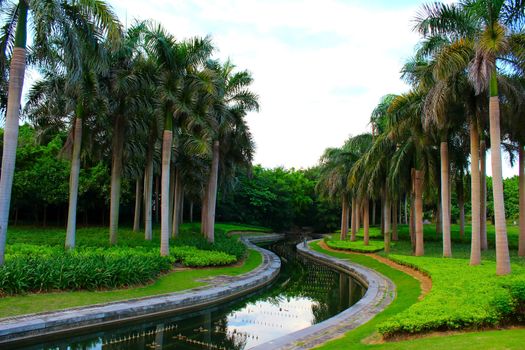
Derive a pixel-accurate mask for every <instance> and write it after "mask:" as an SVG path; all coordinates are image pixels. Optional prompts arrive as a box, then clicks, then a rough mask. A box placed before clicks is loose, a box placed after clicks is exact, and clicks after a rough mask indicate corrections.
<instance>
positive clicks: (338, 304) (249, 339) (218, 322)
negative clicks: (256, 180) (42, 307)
mask: <svg viewBox="0 0 525 350" xmlns="http://www.w3.org/2000/svg"><path fill="white" fill-rule="evenodd" d="M296 242H297V241H295V240H287V241H281V242H278V243H274V244H271V245H268V246H265V248H267V249H270V250H272V251H273V252H275V253H276V254H277V255H279V256H280V258H281V261H282V267H281V273H280V275H279V277H278V278H277V280H276V281H275V282H274V283H272V284H271V285H270V286H268V287H266V288H265V289H263V290H262V291H258V292H256V293H254V294H251V295H248V296H246V297H244V298H240V299H238V300H235V301H233V302H229V303H223V304H220V305H217V306H215V307H211V308H208V309H204V310H201V311H198V312H192V313H186V314H177V315H173V316H170V317H163V318H159V319H154V320H151V319H150V320H147V321H137V322H136V323H127V324H125V325H112V326H111V327H105V328H103V329H99V330H95V331H92V332H91V333H84V334H79V335H75V336H62V338H57V339H54V340H52V341H49V342H46V343H39V344H33V345H27V346H25V347H23V348H22V349H83V350H84V349H86V350H87V349H90V350H91V349H111V350H116V349H119V350H120V349H188V350H189V349H235V350H237V349H238V350H241V349H249V348H251V347H253V346H255V345H258V344H261V343H264V342H266V341H269V340H272V339H275V338H278V337H280V336H283V335H286V334H289V333H292V332H294V331H297V330H300V329H303V328H306V327H308V326H311V325H313V324H315V323H319V322H321V321H323V320H326V319H327V318H330V317H332V316H334V315H336V314H337V313H339V312H341V311H343V310H345V309H347V308H348V307H350V306H351V305H353V304H354V303H356V302H357V301H358V300H359V299H360V298H361V297H362V296H363V294H364V292H365V289H364V288H363V286H362V285H361V284H359V282H357V281H356V280H354V279H353V278H351V277H350V276H348V275H347V274H344V273H341V272H339V271H337V270H335V269H332V268H329V267H327V266H326V265H323V264H319V263H316V262H314V261H312V260H309V259H308V258H305V257H303V256H300V255H298V254H297V253H296V249H295V244H296Z"/></svg>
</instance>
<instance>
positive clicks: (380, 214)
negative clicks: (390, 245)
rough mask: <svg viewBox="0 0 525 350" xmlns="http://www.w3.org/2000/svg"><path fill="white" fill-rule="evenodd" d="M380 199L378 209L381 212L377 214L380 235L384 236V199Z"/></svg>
mask: <svg viewBox="0 0 525 350" xmlns="http://www.w3.org/2000/svg"><path fill="white" fill-rule="evenodd" d="M380 197H381V198H380V199H379V200H380V206H381V207H380V209H381V211H380V212H379V218H380V220H379V221H380V224H379V225H380V226H381V228H380V229H381V234H382V235H384V234H385V219H384V216H385V203H384V198H383V196H382V195H381V196H380Z"/></svg>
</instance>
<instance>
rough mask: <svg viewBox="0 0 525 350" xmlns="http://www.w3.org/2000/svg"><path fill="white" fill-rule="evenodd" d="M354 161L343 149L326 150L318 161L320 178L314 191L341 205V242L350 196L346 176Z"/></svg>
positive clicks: (346, 224) (349, 153)
mask: <svg viewBox="0 0 525 350" xmlns="http://www.w3.org/2000/svg"><path fill="white" fill-rule="evenodd" d="M354 161H355V158H354V156H353V155H352V153H351V152H349V151H348V150H346V149H345V148H344V147H342V148H328V149H327V150H325V152H324V154H323V155H322V157H321V159H320V161H319V163H320V176H319V182H318V183H317V185H316V191H317V193H319V194H320V195H321V196H322V197H324V198H327V199H328V200H330V201H332V202H334V203H337V202H340V203H341V234H340V238H341V240H346V238H347V235H348V224H349V222H348V220H349V214H350V211H349V210H350V208H349V205H350V196H351V191H350V186H349V185H348V174H349V173H350V170H351V169H352V166H353V163H354Z"/></svg>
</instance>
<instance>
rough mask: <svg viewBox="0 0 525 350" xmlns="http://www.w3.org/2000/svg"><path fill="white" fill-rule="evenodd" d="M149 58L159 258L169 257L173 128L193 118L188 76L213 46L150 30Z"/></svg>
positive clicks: (193, 93) (193, 96)
mask: <svg viewBox="0 0 525 350" xmlns="http://www.w3.org/2000/svg"><path fill="white" fill-rule="evenodd" d="M146 41H147V47H148V50H149V52H150V55H152V56H153V57H156V58H157V62H158V65H159V67H160V77H159V80H160V82H159V87H160V89H159V91H160V95H159V110H160V113H161V114H162V115H163V117H164V126H163V133H162V157H161V158H162V160H161V193H162V194H161V202H162V203H161V248H160V253H161V255H163V256H166V255H168V254H169V233H170V226H171V223H170V217H171V215H170V206H169V203H170V188H169V183H170V167H171V154H172V147H173V127H174V124H175V122H176V123H177V124H179V125H181V123H184V122H186V121H185V120H184V119H187V118H193V117H195V115H193V114H192V110H193V104H194V102H195V100H196V94H197V91H198V89H196V88H193V89H192V88H190V87H191V86H192V85H193V84H195V79H193V78H194V76H192V73H193V72H194V71H196V70H197V69H198V67H199V65H203V63H204V62H205V60H206V59H208V57H209V55H210V54H211V52H212V50H213V47H212V45H211V42H210V40H209V38H205V39H198V38H195V39H192V40H188V41H185V42H177V41H176V40H175V38H174V37H173V36H171V35H170V34H168V33H167V32H165V30H164V29H163V28H161V27H160V26H159V27H156V28H153V29H150V30H149V32H148V34H147V35H146Z"/></svg>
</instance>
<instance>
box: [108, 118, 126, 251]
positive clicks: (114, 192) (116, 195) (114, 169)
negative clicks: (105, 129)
mask: <svg viewBox="0 0 525 350" xmlns="http://www.w3.org/2000/svg"><path fill="white" fill-rule="evenodd" d="M123 148H124V127H123V125H122V120H121V118H120V117H117V119H116V120H115V134H114V135H113V161H112V164H111V197H110V203H109V243H110V244H111V245H114V244H117V234H118V219H119V211H120V193H121V182H122V156H123Z"/></svg>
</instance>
